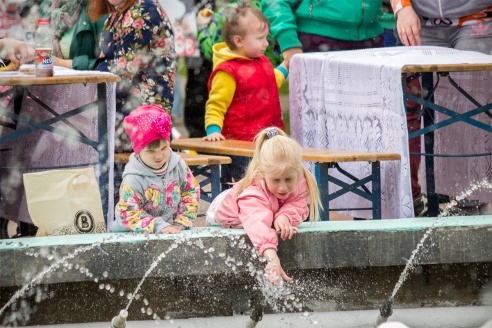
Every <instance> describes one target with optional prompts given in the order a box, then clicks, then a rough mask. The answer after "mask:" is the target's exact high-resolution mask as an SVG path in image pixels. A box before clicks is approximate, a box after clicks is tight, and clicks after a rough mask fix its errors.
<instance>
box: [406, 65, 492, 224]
mask: <svg viewBox="0 0 492 328" xmlns="http://www.w3.org/2000/svg"><path fill="white" fill-rule="evenodd" d="M401 71H402V90H403V99H404V104H405V108H406V104H407V100H411V101H414V102H416V103H418V104H421V105H422V107H423V109H424V110H423V114H422V117H423V127H422V128H420V129H419V130H417V131H414V132H412V133H409V134H408V138H409V139H412V138H420V137H421V136H424V148H425V149H424V152H423V153H418V154H415V155H419V156H424V158H425V185H426V190H427V198H428V207H429V211H428V216H431V217H435V216H437V215H438V213H439V201H438V195H437V193H436V181H435V160H434V157H435V156H441V155H443V154H435V149H434V142H435V135H434V132H435V131H437V130H440V129H442V128H445V127H447V126H450V125H454V124H458V123H460V122H462V123H464V124H468V125H469V126H473V127H474V128H476V129H481V130H482V131H485V132H486V133H488V134H492V126H490V124H486V123H484V122H481V121H480V120H479V119H478V118H477V115H480V114H483V113H485V114H486V115H487V116H488V117H489V118H492V114H491V112H490V110H491V109H492V99H490V101H491V102H489V103H485V104H482V103H480V102H479V101H478V100H477V99H476V97H473V96H472V95H470V94H469V93H468V92H467V91H465V90H464V89H463V88H462V87H461V86H460V85H459V83H456V81H455V80H454V79H453V78H452V77H451V74H450V73H453V72H480V71H492V58H491V62H490V63H488V64H470V63H460V64H437V65H405V66H403V67H402V69H401ZM407 73H410V74H409V76H407V75H408V74H407ZM434 75H435V76H436V77H438V78H443V79H447V80H448V81H449V83H450V85H451V86H452V87H453V88H454V91H455V92H457V93H459V94H461V95H462V96H463V98H466V99H468V100H469V101H470V103H471V104H473V106H472V108H470V109H468V110H467V111H466V112H464V113H459V112H458V111H457V110H456V109H453V106H455V104H450V105H451V106H450V105H446V106H443V105H437V104H436V102H435V99H434V93H435V91H436V90H437V88H438V83H434V81H435V80H436V78H435V77H434ZM418 77H421V78H422V89H423V90H428V92H427V93H426V95H424V97H423V98H418V97H415V96H414V95H412V94H409V93H407V88H406V83H407V81H408V80H409V79H412V78H418ZM482 87H483V88H484V89H485V90H489V92H490V90H491V88H492V81H490V80H489V81H488V83H487V81H484V82H483V86H482ZM465 88H466V87H465ZM407 110H408V109H407ZM436 113H438V114H439V113H440V114H441V115H443V116H445V118H443V119H442V120H439V121H436ZM489 138H490V137H489ZM467 152H468V154H447V155H446V156H447V157H449V158H453V157H454V158H459V157H480V156H489V157H490V156H491V155H492V153H491V152H490V148H489V151H488V153H485V154H477V153H475V154H473V153H471V154H470V151H467ZM410 154H412V153H410ZM484 178H485V177H484Z"/></svg>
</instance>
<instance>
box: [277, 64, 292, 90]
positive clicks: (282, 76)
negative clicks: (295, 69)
mask: <svg viewBox="0 0 492 328" xmlns="http://www.w3.org/2000/svg"><path fill="white" fill-rule="evenodd" d="M288 76H289V71H288V69H287V65H286V64H285V61H284V62H282V63H281V64H280V65H278V66H277V68H275V80H276V82H277V88H280V87H281V86H282V84H284V82H285V80H286V79H287V77H288Z"/></svg>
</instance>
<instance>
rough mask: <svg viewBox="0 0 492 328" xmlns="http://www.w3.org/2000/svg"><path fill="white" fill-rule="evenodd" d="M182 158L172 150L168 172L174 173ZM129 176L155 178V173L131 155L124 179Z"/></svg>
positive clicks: (135, 156)
mask: <svg viewBox="0 0 492 328" xmlns="http://www.w3.org/2000/svg"><path fill="white" fill-rule="evenodd" d="M180 158H181V157H179V155H177V154H175V153H174V152H173V151H172V150H171V149H170V150H169V159H168V166H167V171H168V172H169V171H172V170H173V169H174V168H175V167H176V166H177V165H178V163H179V160H180ZM127 175H139V176H142V177H155V173H154V172H152V171H151V170H150V169H149V168H148V167H147V166H146V165H144V164H142V163H141V162H140V161H139V160H138V158H137V155H136V154H135V153H132V154H131V155H130V160H129V161H128V164H127V165H126V166H125V170H124V172H123V178H124V177H125V176H127Z"/></svg>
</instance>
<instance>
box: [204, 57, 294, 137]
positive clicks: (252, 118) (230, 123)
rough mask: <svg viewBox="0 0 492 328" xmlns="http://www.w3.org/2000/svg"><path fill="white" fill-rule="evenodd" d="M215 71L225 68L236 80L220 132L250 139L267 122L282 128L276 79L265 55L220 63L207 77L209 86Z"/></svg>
mask: <svg viewBox="0 0 492 328" xmlns="http://www.w3.org/2000/svg"><path fill="white" fill-rule="evenodd" d="M218 71H225V72H226V73H228V74H230V75H231V76H232V77H233V78H234V80H235V81H236V92H235V93H234V98H233V100H232V103H231V105H230V106H229V108H228V109H227V112H226V114H225V117H224V123H223V126H222V130H221V133H222V135H224V136H225V137H226V138H227V139H233V140H247V141H252V140H253V139H254V137H255V136H256V134H257V133H258V132H260V131H261V130H262V129H264V128H266V127H269V126H276V127H278V128H280V129H282V130H285V126H284V121H283V120H282V110H281V108H280V98H279V95H278V88H277V82H276V80H275V72H274V69H273V66H272V64H271V63H270V61H269V60H268V58H267V57H265V56H261V57H260V58H257V59H253V60H250V59H243V58H237V59H233V60H229V61H226V62H224V63H221V64H219V65H218V66H217V67H216V68H215V69H214V71H213V72H212V74H211V75H210V78H209V80H208V90H209V91H210V87H211V85H212V80H213V79H214V76H215V74H216V73H217V72H218Z"/></svg>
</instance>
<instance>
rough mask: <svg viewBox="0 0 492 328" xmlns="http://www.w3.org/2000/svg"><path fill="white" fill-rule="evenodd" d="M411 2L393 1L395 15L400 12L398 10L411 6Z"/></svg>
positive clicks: (408, 0) (403, 0) (405, 0)
mask: <svg viewBox="0 0 492 328" xmlns="http://www.w3.org/2000/svg"><path fill="white" fill-rule="evenodd" d="M411 5H412V4H411V3H410V0H391V7H392V8H393V13H395V15H396V13H397V12H398V10H400V9H402V8H405V7H408V6H411Z"/></svg>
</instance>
